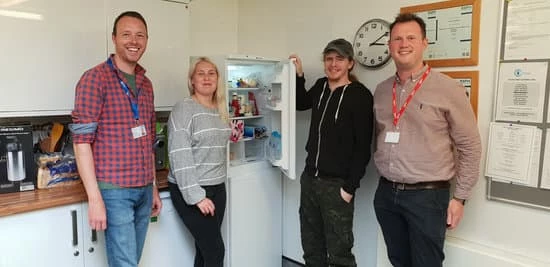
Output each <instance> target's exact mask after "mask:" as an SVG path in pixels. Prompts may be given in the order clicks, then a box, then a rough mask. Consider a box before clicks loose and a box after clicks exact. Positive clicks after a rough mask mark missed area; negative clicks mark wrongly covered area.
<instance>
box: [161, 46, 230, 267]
mask: <svg viewBox="0 0 550 267" xmlns="http://www.w3.org/2000/svg"><path fill="white" fill-rule="evenodd" d="M189 92H190V95H191V96H190V97H189V98H185V99H184V100H182V101H180V102H178V103H177V104H176V105H175V106H174V108H173V109H172V112H171V113H170V118H169V120H168V150H169V159H170V173H169V175H168V182H169V188H170V196H171V199H172V202H173V203H174V206H175V208H176V210H177V211H178V214H179V216H180V217H181V219H182V220H183V223H184V224H185V226H186V227H187V228H188V229H189V231H190V232H191V234H192V235H193V237H194V238H195V248H196V255H195V267H203V266H208V267H217V266H220V267H222V266H223V259H224V252H225V247H224V243H223V239H222V234H221V224H222V221H223V216H224V213H225V205H226V189H225V180H226V179H227V162H226V161H227V154H226V153H227V151H226V150H227V142H228V141H229V135H230V133H231V130H230V128H229V124H228V115H227V111H226V108H225V105H226V100H225V94H224V89H223V86H222V85H221V81H220V80H219V72H218V68H217V67H216V65H215V64H214V63H212V61H210V60H209V59H208V58H204V57H201V58H198V59H197V60H196V61H195V62H194V63H193V64H192V65H191V68H190V70H189Z"/></svg>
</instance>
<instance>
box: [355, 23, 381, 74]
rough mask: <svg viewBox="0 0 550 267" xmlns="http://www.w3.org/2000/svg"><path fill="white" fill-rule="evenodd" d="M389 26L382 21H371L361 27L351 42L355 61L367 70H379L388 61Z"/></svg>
mask: <svg viewBox="0 0 550 267" xmlns="http://www.w3.org/2000/svg"><path fill="white" fill-rule="evenodd" d="M389 38H390V24H389V23H388V22H387V21H385V20H382V19H371V20H369V21H367V22H365V24H363V25H361V27H360V28H359V30H357V33H356V34H355V39H354V41H353V49H354V50H355V60H356V61H357V62H358V63H359V64H361V65H363V66H365V67H367V68H379V67H381V66H383V65H384V64H386V63H387V62H388V61H389V60H390V51H389V48H388V40H389Z"/></svg>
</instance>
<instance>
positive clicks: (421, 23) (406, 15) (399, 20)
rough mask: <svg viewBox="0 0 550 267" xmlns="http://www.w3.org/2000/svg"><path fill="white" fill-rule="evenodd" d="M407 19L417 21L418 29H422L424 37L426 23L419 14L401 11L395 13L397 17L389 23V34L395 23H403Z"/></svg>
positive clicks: (407, 20)
mask: <svg viewBox="0 0 550 267" xmlns="http://www.w3.org/2000/svg"><path fill="white" fill-rule="evenodd" d="M409 21H414V22H416V23H418V26H420V30H421V31H422V37H423V38H426V23H425V22H424V20H423V19H422V18H420V17H419V16H417V15H416V14H414V13H401V14H399V15H397V17H395V20H394V21H393V22H392V24H391V25H390V34H391V31H392V30H393V27H394V26H395V24H397V23H405V22H409Z"/></svg>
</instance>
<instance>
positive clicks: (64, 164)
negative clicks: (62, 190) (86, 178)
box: [37, 153, 82, 189]
mask: <svg viewBox="0 0 550 267" xmlns="http://www.w3.org/2000/svg"><path fill="white" fill-rule="evenodd" d="M37 180H38V182H37V184H38V189H44V188H52V187H58V186H68V185H74V184H79V183H82V180H81V179H80V176H79V175H78V169H77V167H76V159H75V158H74V156H72V155H62V154H61V153H49V154H41V155H39V157H38V175H37Z"/></svg>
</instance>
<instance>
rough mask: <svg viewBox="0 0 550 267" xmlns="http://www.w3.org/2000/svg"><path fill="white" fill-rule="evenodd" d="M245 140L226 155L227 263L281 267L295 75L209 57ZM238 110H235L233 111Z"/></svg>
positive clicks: (277, 67) (289, 65)
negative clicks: (283, 215) (241, 125)
mask: <svg viewBox="0 0 550 267" xmlns="http://www.w3.org/2000/svg"><path fill="white" fill-rule="evenodd" d="M209 58H210V59H211V60H212V61H213V62H214V63H215V64H216V66H217V67H218V68H219V72H220V77H219V79H222V81H223V82H224V85H225V87H226V91H225V92H226V96H227V100H228V110H229V113H230V118H231V120H240V121H241V122H242V123H243V124H244V133H245V136H243V138H241V139H240V140H239V141H237V142H230V144H229V149H228V159H229V160H228V163H229V164H228V183H227V189H228V202H227V213H226V220H225V222H226V224H225V225H226V229H225V231H227V232H226V237H227V239H226V240H225V243H226V251H227V254H226V260H227V263H228V264H227V266H231V267H247V266H251V267H252V266H262V267H280V266H281V260H282V254H283V252H282V221H283V219H282V214H283V210H282V209H283V179H287V178H285V177H288V178H290V179H296V177H297V174H296V69H295V66H294V63H293V62H291V61H290V60H288V59H284V60H281V59H270V58H264V57H257V56H247V55H224V56H212V57H209ZM236 106H238V108H237V107H236Z"/></svg>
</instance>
